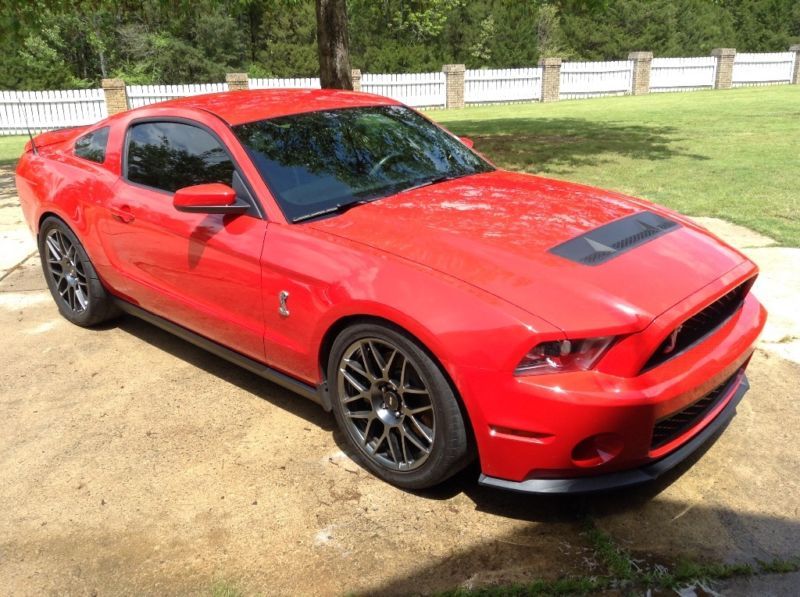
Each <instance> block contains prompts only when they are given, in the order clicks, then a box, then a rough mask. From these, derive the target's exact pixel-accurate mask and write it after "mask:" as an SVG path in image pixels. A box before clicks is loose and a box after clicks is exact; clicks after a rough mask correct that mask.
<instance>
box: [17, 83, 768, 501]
mask: <svg viewBox="0 0 800 597" xmlns="http://www.w3.org/2000/svg"><path fill="white" fill-rule="evenodd" d="M470 147H471V143H470V142H469V140H468V139H459V138H457V137H455V136H453V135H452V134H450V133H448V132H447V131H445V130H444V129H442V128H441V127H439V126H438V125H436V124H434V123H432V122H431V121H430V120H428V119H427V118H426V117H425V116H423V115H421V114H419V113H417V112H415V111H414V110H411V109H409V108H407V107H405V106H403V105H402V104H400V103H398V102H396V101H393V100H390V99H387V98H384V97H378V96H374V95H368V94H362V93H351V92H341V91H329V90H325V91H318V90H269V91H266V90H265V91H236V92H228V93H220V94H213V95H206V96H197V97H190V98H183V99H179V100H173V101H169V102H165V103H162V104H157V105H154V106H150V107H145V108H139V109H136V110H131V111H128V112H125V113H122V114H118V115H116V116H113V117H110V118H108V119H106V120H104V121H102V122H99V123H97V124H96V125H93V126H89V127H82V128H76V129H70V130H62V131H56V132H50V133H44V134H42V135H39V136H38V137H36V138H35V139H34V140H33V143H29V144H28V147H27V148H26V151H25V154H24V155H23V157H22V159H21V160H20V162H19V165H18V167H17V186H18V189H19V196H20V201H21V204H22V208H23V210H24V212H25V217H26V218H27V221H28V223H29V225H30V228H31V230H32V231H33V233H34V234H35V235H36V236H37V238H38V241H39V253H40V255H41V261H42V267H43V268H44V272H45V276H46V279H47V283H48V285H49V287H50V291H51V292H52V294H53V298H54V299H55V301H56V303H57V305H58V308H59V310H60V311H61V313H62V314H63V315H64V317H66V318H67V319H69V320H70V321H72V322H74V323H76V324H78V325H83V326H91V325H94V324H97V323H100V322H101V321H104V320H106V319H108V318H110V317H112V316H114V315H115V314H117V313H119V312H120V311H122V312H127V313H132V314H134V315H137V316H139V317H142V318H144V319H146V320H148V321H150V322H152V323H154V324H156V325H159V326H161V327H163V328H166V329H167V330H170V331H172V332H174V333H176V334H178V335H179V336H181V337H183V338H185V339H187V340H189V341H191V342H195V343H197V344H199V345H201V346H203V347H205V348H207V349H208V350H210V351H212V352H214V353H215V354H217V355H220V356H222V357H224V358H226V359H229V360H231V361H233V362H234V363H237V364H239V365H241V366H243V367H245V368H247V369H249V370H250V371H253V372H255V373H257V374H259V375H261V376H263V377H265V378H267V379H269V380H271V381H273V382H275V383H277V384H280V385H282V386H285V387H288V388H291V389H292V390H295V391H296V392H297V393H298V394H301V395H303V396H305V397H307V398H311V399H312V400H316V401H317V402H319V403H320V404H321V405H322V407H323V408H325V409H326V410H332V411H333V413H334V415H335V418H336V421H337V423H338V425H339V426H340V428H341V430H342V431H343V433H344V436H345V437H346V440H347V442H348V443H349V445H350V447H351V452H352V454H353V455H354V457H356V458H358V459H359V460H360V461H361V463H362V464H363V466H365V467H366V468H367V469H369V470H370V471H372V472H373V473H375V474H376V475H378V476H379V477H381V478H383V479H385V480H387V481H389V482H390V483H393V484H395V485H397V486H400V487H404V488H423V487H428V486H431V485H434V484H437V483H440V482H441V481H443V480H444V479H446V478H448V477H449V476H451V475H453V474H454V473H456V472H457V471H459V470H460V469H462V468H463V467H464V466H465V465H466V464H468V463H469V462H470V461H472V460H473V459H475V458H476V457H477V458H478V459H479V460H480V467H481V471H482V474H481V476H480V482H481V483H484V484H487V485H492V486H496V487H503V488H507V489H514V490H518V491H526V492H534V493H541V492H548V493H553V492H556V493H557V492H582V491H592V490H598V489H607V488H612V487H620V486H626V485H631V484H635V483H639V482H642V481H647V480H649V479H653V478H655V477H656V476H658V475H659V474H661V473H663V472H664V471H666V470H668V469H670V468H672V467H673V466H675V465H676V464H677V463H678V462H680V461H682V460H684V459H686V458H687V456H689V455H690V454H691V453H692V452H694V451H696V450H697V449H698V448H699V447H700V446H701V445H702V444H704V443H705V442H706V441H707V440H709V439H710V437H711V436H712V435H715V434H716V433H717V432H718V431H719V430H720V429H721V428H722V427H724V426H725V424H726V423H727V422H728V421H729V420H730V419H731V417H732V416H733V414H734V412H735V409H736V405H737V403H738V402H739V400H740V399H741V397H742V395H743V394H744V392H745V391H746V389H747V387H748V385H747V380H746V378H745V374H744V370H745V367H746V366H747V363H748V360H749V359H750V356H751V354H752V352H753V349H754V344H755V342H756V338H757V336H758V335H759V332H760V330H761V329H762V327H763V325H764V321H765V317H766V313H765V311H764V309H763V307H762V306H761V305H760V304H759V302H758V301H757V300H756V298H755V297H754V296H753V295H752V294H751V293H750V292H749V290H750V288H751V286H752V284H753V280H754V278H755V277H756V274H757V271H758V270H757V268H756V266H755V265H754V264H753V263H752V262H751V261H749V260H748V259H747V258H746V257H744V256H743V255H742V254H741V253H739V252H737V251H736V250H734V249H732V248H731V247H729V246H727V245H725V244H724V243H722V242H721V241H719V240H718V239H716V238H715V237H713V236H712V235H711V234H709V233H708V232H707V231H705V230H704V229H702V228H700V227H698V226H697V225H696V224H694V223H692V222H691V221H690V220H688V219H686V218H684V217H682V216H680V215H678V214H676V213H674V212H672V211H668V210H666V209H664V208H661V207H657V206H655V205H653V204H651V203H648V202H646V201H642V200H640V199H633V198H630V197H625V196H622V195H620V194H618V193H613V192H609V191H601V190H599V189H595V188H591V187H586V186H582V185H577V184H571V183H567V182H561V181H556V180H549V179H546V178H541V177H538V176H530V175H525V174H516V173H513V172H507V171H503V170H500V169H498V168H495V167H494V166H493V165H492V164H491V163H489V162H488V161H487V160H486V159H485V158H483V157H482V156H481V155H479V154H477V153H475V152H473V151H472V150H471V149H470Z"/></svg>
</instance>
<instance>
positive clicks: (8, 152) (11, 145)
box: [0, 135, 28, 166]
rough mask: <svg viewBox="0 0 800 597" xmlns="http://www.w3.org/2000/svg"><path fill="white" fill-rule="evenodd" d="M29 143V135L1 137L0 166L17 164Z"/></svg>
mask: <svg viewBox="0 0 800 597" xmlns="http://www.w3.org/2000/svg"><path fill="white" fill-rule="evenodd" d="M27 141H28V137H27V135H26V136H24V137H22V136H12V137H0V166H5V165H13V164H16V163H17V160H18V159H19V156H20V155H22V151H23V149H25V143H26V142H27Z"/></svg>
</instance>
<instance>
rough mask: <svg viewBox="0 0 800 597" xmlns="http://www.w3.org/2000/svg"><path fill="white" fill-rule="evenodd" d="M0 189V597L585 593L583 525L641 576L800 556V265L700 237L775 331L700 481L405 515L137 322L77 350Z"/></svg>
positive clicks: (439, 495)
mask: <svg viewBox="0 0 800 597" xmlns="http://www.w3.org/2000/svg"><path fill="white" fill-rule="evenodd" d="M9 175H10V172H9V171H8V170H7V169H6V170H5V171H3V172H0V255H2V256H3V260H4V261H3V262H2V266H1V269H0V330H2V334H3V336H4V337H5V338H6V341H5V342H4V343H2V344H0V587H2V588H1V589H0V592H3V593H7V594H13V595H41V594H56V593H57V594H75V595H84V594H87V595H89V594H92V595H93V594H99V595H107V594H137V595H139V594H165V593H171V594H174V593H181V594H209V593H210V591H211V588H212V586H213V585H214V583H217V582H220V581H224V582H226V583H228V584H229V585H232V586H236V587H238V588H239V589H241V590H242V591H244V592H246V593H259V594H277V595H290V594H309V595H311V594H314V595H329V594H341V593H370V594H387V593H389V594H391V593H420V592H431V591H436V590H443V589H448V588H454V587H457V586H465V587H471V586H480V585H484V584H492V583H496V582H516V581H525V580H531V579H534V578H544V579H554V578H558V577H559V576H562V575H564V574H576V575H590V574H598V573H601V571H600V570H598V563H597V561H596V560H595V558H594V556H593V553H592V550H591V549H590V547H589V544H588V542H587V538H586V537H585V536H584V534H583V520H584V519H585V517H586V516H587V515H588V516H591V517H593V518H594V520H595V521H596V524H597V526H598V527H600V528H601V529H603V530H605V531H607V532H609V533H610V534H612V535H613V536H614V537H615V538H616V539H617V540H618V541H620V542H621V544H622V545H624V546H625V547H627V548H628V549H629V550H631V551H632V553H633V554H634V555H635V556H637V557H641V558H642V559H645V560H648V561H655V562H661V563H672V562H675V561H677V560H679V559H682V558H692V559H696V560H699V561H708V560H716V561H724V562H752V561H754V560H755V559H761V560H768V559H771V558H776V557H790V556H795V555H797V554H798V553H799V552H800V462H799V461H798V454H799V453H800V452H799V451H798V447H797V446H798V445H800V429H799V428H798V425H797V421H798V420H800V401H799V400H798V399H797V398H798V388H799V387H800V364H798V363H797V362H796V361H800V358H797V357H798V356H800V355H799V354H798V350H797V345H798V342H800V340H798V338H800V315H798V313H797V312H796V304H795V303H793V299H792V296H794V297H796V296H798V295H797V294H796V291H797V289H798V288H800V256H798V253H797V252H795V251H800V250H793V249H780V248H779V249H776V248H771V247H770V246H769V244H770V242H769V239H763V237H753V236H751V235H749V234H748V231H746V230H743V229H739V228H736V227H729V226H727V225H725V224H724V223H722V224H720V223H718V222H715V221H711V222H704V224H706V225H709V226H718V227H719V230H718V231H719V232H720V233H722V234H724V235H725V236H726V238H728V239H729V241H730V242H733V243H735V244H738V245H739V246H743V247H747V248H746V250H747V251H748V252H750V253H751V254H753V256H754V258H755V259H756V260H757V261H758V262H759V263H762V262H763V265H764V272H765V273H764V276H763V277H762V278H763V281H760V282H759V287H758V288H757V292H759V293H760V295H761V297H762V299H764V301H765V302H766V304H767V306H768V308H771V309H773V311H774V312H775V313H776V315H775V320H774V321H777V324H776V323H774V322H773V324H772V327H771V328H770V329H769V330H768V333H767V334H765V341H764V342H763V343H762V344H761V347H760V348H759V350H758V351H757V353H756V355H755V357H754V359H753V361H752V364H751V366H750V369H749V376H750V381H751V384H752V390H751V392H750V393H749V394H748V395H747V396H746V398H745V400H744V401H743V402H742V404H741V406H740V408H739V413H738V416H737V417H736V418H735V419H734V420H733V422H732V423H731V425H730V426H729V427H728V429H727V431H726V432H725V433H724V434H723V435H722V436H721V437H720V438H719V439H718V440H717V441H716V442H715V443H714V444H713V445H711V446H710V447H709V448H708V450H707V451H706V452H705V453H704V454H703V455H702V456H701V457H700V458H699V460H698V461H697V462H696V463H694V465H693V466H692V467H684V468H682V469H681V470H680V471H678V472H677V473H676V474H674V475H672V476H671V477H670V478H668V479H665V480H664V481H662V482H659V483H658V484H657V485H655V486H650V487H645V488H643V489H639V490H636V491H626V492H622V493H614V494H608V495H603V496H595V497H588V498H550V499H543V498H536V497H528V496H519V495H516V494H510V493H504V492H500V491H496V490H489V489H484V488H481V487H479V486H478V485H477V483H476V476H477V471H475V470H469V471H466V472H465V473H463V474H461V475H459V476H458V477H457V478H455V479H453V480H452V481H450V482H449V483H447V484H446V485H445V486H444V487H442V488H438V489H437V490H435V491H430V492H423V493H408V492H403V491H400V490H397V489H394V488H392V487H391V486H389V485H387V484H385V483H382V482H380V481H378V480H377V479H375V478H374V477H372V476H371V475H369V474H368V473H366V472H365V471H363V470H361V469H360V468H359V467H357V466H356V465H355V464H353V462H352V461H351V460H350V459H349V458H348V457H347V455H346V454H345V453H344V452H343V451H342V450H343V445H344V444H343V441H342V438H341V437H340V436H339V434H338V432H336V431H335V430H334V425H333V421H332V418H331V417H330V416H328V415H327V414H325V413H323V412H322V411H321V410H320V409H319V408H318V407H317V406H316V405H314V404H312V403H311V402H308V401H306V400H304V399H302V398H300V397H297V396H294V395H293V394H291V393H289V392H288V391H285V390H283V389H281V388H279V387H277V386H274V385H271V384H269V383H267V382H265V381H263V380H261V379H260V378H258V377H256V376H254V375H251V374H249V373H247V372H246V371H243V370H240V369H238V368H236V367H235V366H232V365H229V364H228V363H226V362H224V361H222V360H220V359H218V358H216V357H214V356H211V355H209V354H207V353H205V352H203V351H202V350H200V349H197V348H195V347H193V346H191V345H189V344H187V343H185V342H183V341H181V340H179V339H177V338H175V337H173V336H170V335H169V334H167V333H165V332H162V331H160V330H158V329H156V328H154V327H152V326H150V325H148V324H146V323H143V322H140V321H138V320H135V319H132V318H124V319H121V320H119V321H118V322H116V323H114V324H111V325H108V326H106V327H103V328H101V329H95V330H85V329H81V328H78V327H76V326H73V325H70V324H69V323H68V322H66V321H65V320H63V319H62V318H61V317H59V315H58V313H57V311H56V308H55V306H54V304H53V302H52V300H51V298H50V296H49V294H48V293H47V290H46V286H45V283H44V279H43V277H42V275H41V273H40V269H39V264H38V259H37V258H36V257H32V258H27V259H26V256H28V255H30V253H31V252H32V251H33V250H34V247H33V245H32V244H30V241H29V240H26V238H25V237H23V236H22V234H21V233H20V230H21V220H20V218H19V212H18V207H17V206H16V201H15V198H14V194H13V189H11V187H10V186H9V185H10V183H11V180H10V176H9ZM22 232H26V231H25V230H23V231H22ZM20 239H21V240H20ZM26 242H27V243H29V244H27V245H26V244H25V243H26ZM12 253H13V255H16V256H17V257H15V258H17V259H18V261H17V262H16V263H6V262H8V261H13V259H12V258H11V256H12ZM17 263H19V265H17ZM793 360H794V362H793ZM761 582H762V584H763V583H764V582H767V583H768V582H769V581H768V579H766V578H765V579H763V580H762V581H761ZM776 582H778V581H776ZM781 582H784V583H785V582H786V581H785V580H782V581H781ZM788 588H789V589H790V592H791V590H793V589H798V590H800V587H798V585H797V584H796V583H795V584H793V585H792V586H790V587H788Z"/></svg>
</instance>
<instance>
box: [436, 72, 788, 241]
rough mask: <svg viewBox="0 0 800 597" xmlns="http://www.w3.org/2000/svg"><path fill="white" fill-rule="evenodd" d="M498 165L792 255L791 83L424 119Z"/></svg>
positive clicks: (492, 108) (508, 107)
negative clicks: (466, 139)
mask: <svg viewBox="0 0 800 597" xmlns="http://www.w3.org/2000/svg"><path fill="white" fill-rule="evenodd" d="M428 114H429V115H430V116H432V117H433V118H435V119H436V120H438V121H440V122H442V123H443V124H444V125H445V126H447V127H448V128H450V130H452V131H453V132H455V133H457V134H460V135H467V136H470V137H472V138H473V140H474V141H475V147H476V149H478V150H480V151H482V152H483V153H485V154H486V155H487V157H489V158H490V159H492V160H493V161H494V162H495V163H496V164H497V165H499V166H502V167H505V168H509V169H513V170H524V171H527V172H534V173H540V174H543V175H547V176H552V177H555V178H564V179H569V180H574V181H578V182H583V183H586V184H591V185H596V186H600V187H605V188H610V189H615V190H618V191H621V192H624V193H628V194H632V195H637V196H641V197H645V198H647V199H651V200H653V201H656V202H659V203H663V204H665V205H668V206H670V207H673V208H675V209H677V210H679V211H682V212H684V213H687V214H692V215H705V216H715V217H720V218H724V219H726V220H730V221H732V222H736V223H738V224H742V225H744V226H748V227H750V228H753V229H755V230H758V231H759V232H762V233H764V234H767V235H768V236H771V237H773V238H775V239H777V240H778V241H779V242H781V243H783V244H786V245H794V246H800V199H798V195H800V184H799V183H800V86H796V85H783V86H774V87H750V88H743V89H732V90H728V91H700V92H693V93H668V94H651V95H647V96H642V97H613V98H600V99H590V100H573V101H565V102H558V103H553V104H515V105H505V106H488V107H471V108H467V109H465V110H448V111H430V112H428Z"/></svg>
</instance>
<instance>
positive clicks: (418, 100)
mask: <svg viewBox="0 0 800 597" xmlns="http://www.w3.org/2000/svg"><path fill="white" fill-rule="evenodd" d="M794 61H795V53H794V52H776V53H763V54H745V53H741V54H736V56H735V59H734V66H733V85H734V86H735V87H741V86H745V85H775V84H781V83H789V82H791V79H792V74H793V72H794ZM716 64H717V63H716V59H715V58H714V57H712V56H698V57H693V58H655V59H653V61H652V64H651V70H650V91H651V92H667V91H691V90H695V89H710V88H713V87H714V79H715V75H716ZM632 80H633V61H631V60H619V61H612V62H564V63H562V64H561V81H560V84H561V89H560V98H561V99H577V98H589V97H598V96H603V95H625V94H629V93H631V87H632ZM249 86H250V88H251V89H275V88H301V89H318V88H319V86H320V83H319V79H317V78H288V79H250V80H249ZM227 89H228V85H227V84H226V83H203V84H194V85H129V86H128V87H127V93H128V103H129V105H130V107H131V108H138V107H140V106H146V105H149V104H153V103H156V102H161V101H164V100H168V99H172V98H175V97H184V96H188V95H198V94H202V93H215V92H218V91H226V90H227ZM361 90H362V91H365V92H367V93H375V94H378V95H384V96H388V97H391V98H393V99H396V100H398V101H401V102H403V103H405V104H408V105H410V106H414V107H417V108H440V107H444V106H445V104H446V97H447V82H446V77H445V74H444V73H443V72H432V73H411V74H369V73H367V74H363V75H362V76H361ZM541 96H542V69H541V68H511V69H479V70H468V71H466V72H465V73H464V100H465V102H466V103H467V104H492V103H509V102H523V101H537V100H539V99H541ZM105 116H106V104H105V101H104V94H103V90H102V89H80V90H67V91H0V135H17V134H23V133H25V132H27V130H28V129H27V127H30V129H31V131H33V132H41V131H45V130H51V129H57V128H63V127H68V126H79V125H84V124H91V123H93V122H96V121H98V120H100V119H102V118H105Z"/></svg>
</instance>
